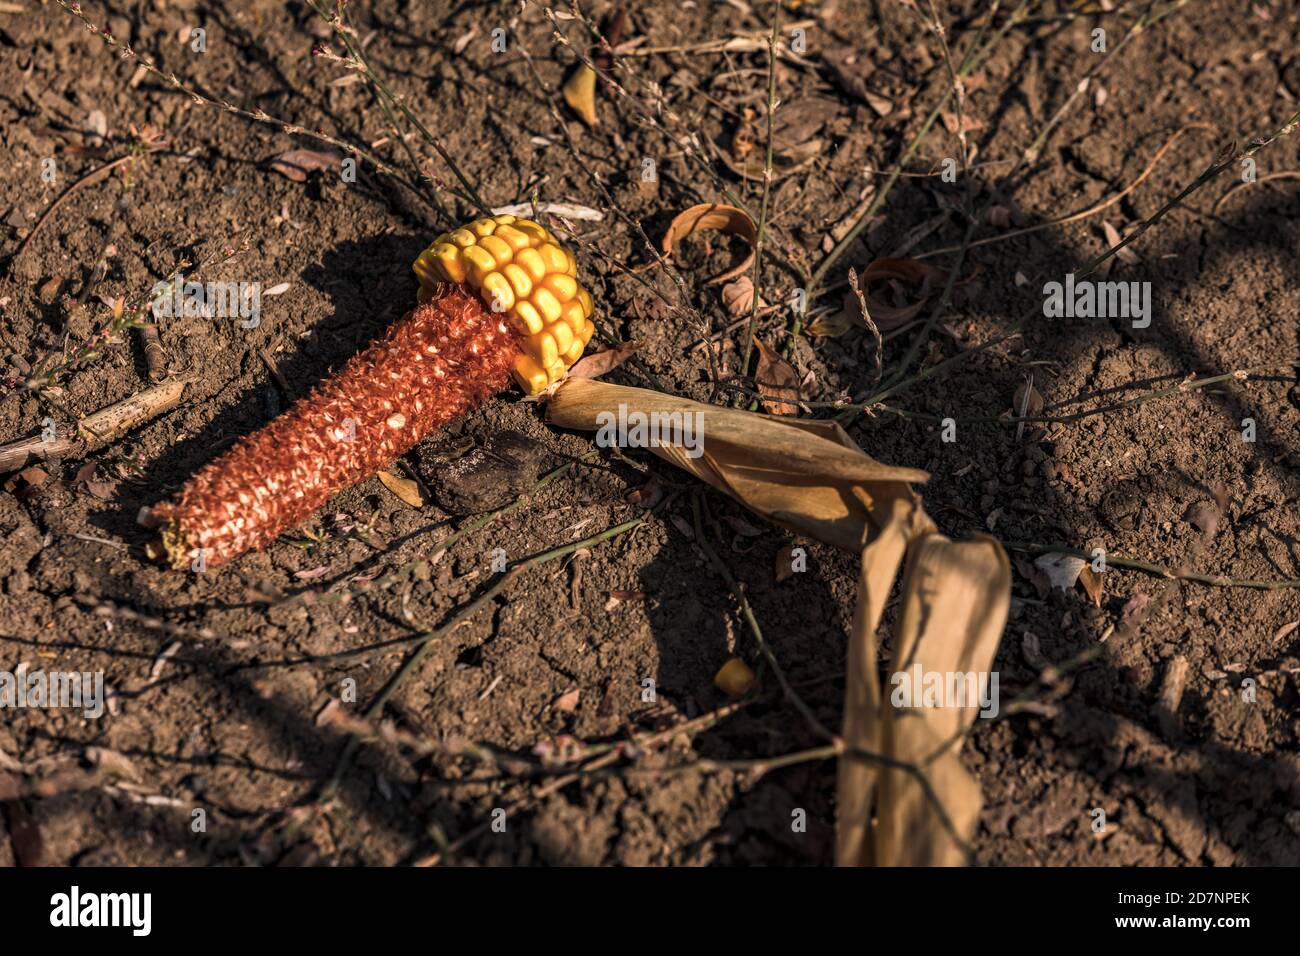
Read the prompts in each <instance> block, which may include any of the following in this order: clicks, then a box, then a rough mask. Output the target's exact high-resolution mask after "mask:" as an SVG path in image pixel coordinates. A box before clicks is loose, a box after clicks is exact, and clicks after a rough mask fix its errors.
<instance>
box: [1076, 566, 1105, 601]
mask: <svg viewBox="0 0 1300 956" xmlns="http://www.w3.org/2000/svg"><path fill="white" fill-rule="evenodd" d="M1103 577H1104V575H1101V574H1098V573H1097V572H1096V571H1094V570H1093V569H1092V565H1090V564H1085V565H1084V566H1083V570H1082V571H1080V572H1079V583H1080V584H1082V585H1083V589H1084V591H1086V592H1087V594H1088V597H1090V598H1091V599H1092V603H1093V604H1094V605H1096V606H1097V607H1101V596H1102V592H1103V591H1104V590H1105V588H1106V585H1105V584H1104V583H1103V581H1102V578H1103Z"/></svg>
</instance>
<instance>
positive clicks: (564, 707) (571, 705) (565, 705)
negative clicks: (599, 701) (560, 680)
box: [555, 687, 582, 714]
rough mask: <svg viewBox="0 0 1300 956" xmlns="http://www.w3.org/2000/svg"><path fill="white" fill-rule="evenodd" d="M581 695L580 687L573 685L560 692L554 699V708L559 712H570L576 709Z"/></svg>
mask: <svg viewBox="0 0 1300 956" xmlns="http://www.w3.org/2000/svg"><path fill="white" fill-rule="evenodd" d="M581 697H582V691H581V689H579V688H577V687H575V688H574V689H573V690H571V691H569V692H568V693H565V694H561V695H560V696H559V697H557V698H556V699H555V709H556V710H558V711H560V712H561V713H565V714H571V713H573V712H574V711H575V710H577V709H578V700H579V698H581Z"/></svg>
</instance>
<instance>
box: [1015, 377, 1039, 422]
mask: <svg viewBox="0 0 1300 956" xmlns="http://www.w3.org/2000/svg"><path fill="white" fill-rule="evenodd" d="M1011 408H1012V409H1013V410H1014V411H1015V413H1016V417H1017V418H1037V417H1038V416H1039V415H1041V414H1042V413H1043V396H1042V395H1040V394H1039V392H1038V389H1036V388H1034V383H1033V382H1021V383H1020V387H1019V388H1017V389H1016V394H1015V397H1014V398H1012V400H1011Z"/></svg>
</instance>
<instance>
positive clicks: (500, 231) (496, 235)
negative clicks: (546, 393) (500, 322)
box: [414, 215, 595, 395]
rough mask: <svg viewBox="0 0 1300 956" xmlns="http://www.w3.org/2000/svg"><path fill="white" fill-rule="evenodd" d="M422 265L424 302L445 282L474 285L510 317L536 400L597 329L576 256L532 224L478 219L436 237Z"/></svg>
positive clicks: (522, 376)
mask: <svg viewBox="0 0 1300 956" xmlns="http://www.w3.org/2000/svg"><path fill="white" fill-rule="evenodd" d="M414 268H415V274H416V275H417V276H419V279H420V292H419V296H420V301H424V299H425V298H427V297H428V296H431V295H433V294H434V292H435V290H436V288H437V285H438V283H439V282H457V283H467V284H469V285H471V286H473V287H474V289H475V290H477V292H478V293H479V295H480V296H482V298H483V301H484V302H485V303H487V305H488V307H489V308H491V309H492V311H494V312H498V313H504V314H505V315H506V316H507V320H508V322H509V324H510V327H511V328H512V329H513V330H514V331H515V332H516V333H518V335H519V336H520V345H521V346H522V348H523V354H522V355H521V356H519V358H517V359H516V360H515V364H514V375H515V380H516V381H517V382H518V383H519V387H520V388H522V389H523V390H524V391H525V392H528V393H529V394H530V395H532V394H536V393H537V392H540V391H542V389H544V388H546V387H547V386H548V385H551V384H554V383H555V382H557V381H559V380H560V379H562V378H563V377H564V375H565V373H566V372H567V371H568V369H569V366H571V365H572V364H573V363H574V362H576V361H577V360H578V358H579V356H581V355H582V350H583V349H584V348H586V347H587V343H588V342H589V341H591V336H592V333H593V332H594V331H595V327H594V326H593V325H592V324H591V310H592V301H591V295H590V294H589V293H588V292H587V290H586V289H584V288H583V287H582V286H581V285H579V284H578V280H577V274H578V269H577V262H576V261H575V260H574V258H573V254H572V253H571V252H569V251H568V250H567V249H565V248H564V247H563V246H561V245H560V243H559V242H557V241H556V239H555V237H554V236H553V235H551V234H550V233H549V232H547V231H546V229H545V228H544V227H542V226H540V225H539V224H537V223H535V222H533V221H532V220H531V219H516V218H515V217H514V216H510V215H501V216H496V217H494V218H492V219H477V220H475V221H474V222H471V223H470V224H469V225H467V226H462V227H461V228H460V229H456V230H454V231H453V232H449V233H445V234H443V235H441V236H439V237H438V238H437V239H435V240H434V241H433V244H432V245H430V246H429V248H428V249H426V250H424V252H423V253H421V255H420V257H419V258H418V259H416V260H415V267H414Z"/></svg>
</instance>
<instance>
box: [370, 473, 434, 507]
mask: <svg viewBox="0 0 1300 956" xmlns="http://www.w3.org/2000/svg"><path fill="white" fill-rule="evenodd" d="M378 474H379V480H380V481H382V482H383V483H384V487H385V488H387V489H388V490H389V491H391V492H392V493H393V494H395V495H397V497H399V498H401V499H402V500H403V501H405V502H406V503H407V504H408V505H410V506H411V507H412V508H423V507H424V496H423V495H421V494H420V486H419V485H418V484H416V483H415V482H414V481H412V480H411V479H410V478H399V477H398V476H397V475H394V474H393V473H392V472H390V471H381V472H379V473H378Z"/></svg>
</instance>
